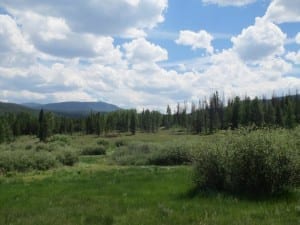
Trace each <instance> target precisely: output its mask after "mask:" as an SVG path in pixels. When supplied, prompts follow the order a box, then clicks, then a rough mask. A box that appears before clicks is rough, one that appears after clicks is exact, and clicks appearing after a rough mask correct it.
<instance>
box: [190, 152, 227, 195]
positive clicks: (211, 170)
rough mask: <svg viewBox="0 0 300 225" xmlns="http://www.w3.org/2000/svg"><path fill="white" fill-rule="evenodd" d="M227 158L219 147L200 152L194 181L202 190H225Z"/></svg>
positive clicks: (197, 157)
mask: <svg viewBox="0 0 300 225" xmlns="http://www.w3.org/2000/svg"><path fill="white" fill-rule="evenodd" d="M225 160H226V157H224V155H223V154H222V153H221V149H220V148H218V146H211V147H210V148H206V149H203V150H201V151H200V152H198V154H197V156H196V160H195V162H196V163H195V174H194V181H195V183H196V184H197V186H198V187H199V188H200V189H209V190H223V188H224V186H225V180H226V169H227V168H226V164H225V163H226V162H225Z"/></svg>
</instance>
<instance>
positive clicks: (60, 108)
mask: <svg viewBox="0 0 300 225" xmlns="http://www.w3.org/2000/svg"><path fill="white" fill-rule="evenodd" d="M41 109H44V110H45V111H50V112H53V113H56V114H58V115H62V116H72V117H73V116H76V117H77V116H85V115H88V114H89V113H90V112H91V111H93V112H103V113H107V112H112V111H117V110H120V109H121V108H120V107H118V106H116V105H113V104H110V103H106V102H101V101H99V102H81V101H66V102H56V103H47V104H39V103H34V102H28V103H21V104H16V103H2V102H0V111H1V112H17V113H18V112H37V111H39V110H41Z"/></svg>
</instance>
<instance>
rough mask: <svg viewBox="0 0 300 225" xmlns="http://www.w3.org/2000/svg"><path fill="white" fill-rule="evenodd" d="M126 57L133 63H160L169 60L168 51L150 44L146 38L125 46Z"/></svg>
mask: <svg viewBox="0 0 300 225" xmlns="http://www.w3.org/2000/svg"><path fill="white" fill-rule="evenodd" d="M123 48H124V49H125V56H126V58H127V59H128V60H129V62H131V63H137V64H138V63H149V62H154V63H155V62H159V61H164V60H167V59H168V52H167V50H165V49H163V48H162V47H160V46H158V45H155V44H153V43H150V42H148V41H147V40H145V39H144V38H139V39H135V40H133V41H131V42H129V43H125V44H124V45H123Z"/></svg>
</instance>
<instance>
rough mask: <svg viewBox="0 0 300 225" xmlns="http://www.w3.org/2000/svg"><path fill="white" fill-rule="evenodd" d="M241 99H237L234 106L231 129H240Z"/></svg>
mask: <svg viewBox="0 0 300 225" xmlns="http://www.w3.org/2000/svg"><path fill="white" fill-rule="evenodd" d="M240 106H241V102H240V98H239V97H235V99H234V102H233V106H232V119H231V128H232V129H236V128H238V127H239V123H240Z"/></svg>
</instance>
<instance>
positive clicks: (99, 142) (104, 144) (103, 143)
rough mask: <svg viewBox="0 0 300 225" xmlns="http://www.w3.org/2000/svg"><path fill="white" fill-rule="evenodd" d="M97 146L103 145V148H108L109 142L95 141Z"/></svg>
mask: <svg viewBox="0 0 300 225" xmlns="http://www.w3.org/2000/svg"><path fill="white" fill-rule="evenodd" d="M97 144H98V145H103V146H105V147H108V146H109V141H106V140H103V139H102V140H99V141H97Z"/></svg>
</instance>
